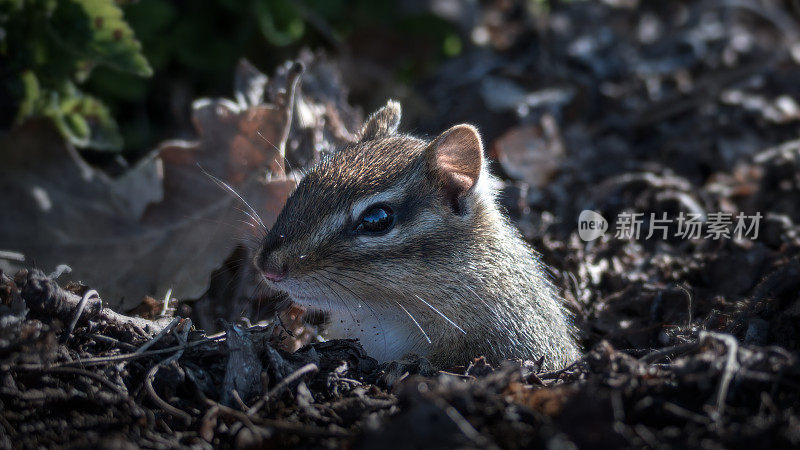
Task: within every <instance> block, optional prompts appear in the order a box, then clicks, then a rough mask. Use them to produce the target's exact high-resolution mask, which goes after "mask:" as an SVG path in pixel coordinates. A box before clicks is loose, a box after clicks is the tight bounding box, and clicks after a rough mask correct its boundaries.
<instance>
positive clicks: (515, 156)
mask: <svg viewBox="0 0 800 450" xmlns="http://www.w3.org/2000/svg"><path fill="white" fill-rule="evenodd" d="M492 156H493V157H495V158H497V159H498V160H499V161H500V165H501V166H502V167H503V170H504V171H505V173H507V174H508V176H510V177H511V178H514V179H517V180H520V181H525V182H527V183H528V184H530V185H532V186H536V187H542V186H544V185H546V184H547V183H548V182H550V180H551V179H552V178H553V177H554V176H555V174H556V172H557V171H558V169H559V167H560V165H561V161H562V160H563V159H564V144H563V142H562V141H561V135H560V133H559V131H558V125H557V124H556V122H555V120H554V119H553V118H552V117H551V116H548V115H545V116H544V117H542V120H541V122H540V123H539V124H535V125H522V126H519V127H516V128H512V129H510V130H508V131H507V132H506V133H505V134H503V135H502V136H500V137H499V138H497V140H496V141H495V142H494V145H493V146H492Z"/></svg>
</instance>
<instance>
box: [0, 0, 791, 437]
mask: <svg viewBox="0 0 800 450" xmlns="http://www.w3.org/2000/svg"><path fill="white" fill-rule="evenodd" d="M754 5H757V4H756V3H755V2H739V1H733V2H725V1H698V2H694V1H682V2H635V1H634V2H626V1H615V2H612V1H607V2H568V3H566V4H563V5H559V6H555V7H553V8H552V9H551V10H550V11H549V12H548V13H547V20H542V19H541V18H540V17H539V16H531V15H530V14H527V13H525V12H524V11H523V8H522V7H521V6H518V5H517V6H514V5H509V4H506V2H493V3H490V4H486V5H483V6H482V7H481V8H480V10H479V12H478V14H477V15H476V16H475V17H474V18H473V21H472V22H470V24H469V26H470V27H472V32H473V36H477V37H476V39H478V38H479V39H482V40H483V41H484V42H485V45H483V46H480V47H474V48H473V47H470V48H469V49H467V50H466V51H465V52H464V53H463V54H461V55H460V56H458V57H457V58H454V59H452V60H450V61H449V62H447V63H445V64H444V65H443V66H442V67H441V68H440V69H439V70H438V71H437V73H436V74H435V75H434V76H432V77H430V78H429V79H427V80H426V81H425V82H423V83H421V84H419V85H418V86H415V89H414V90H413V92H407V93H406V94H405V97H404V98H401V100H402V101H403V103H404V111H407V120H408V122H405V121H404V123H405V125H404V126H405V127H407V129H410V130H415V131H416V132H418V133H420V134H434V133H437V132H439V131H441V130H442V129H445V128H447V127H448V126H450V125H452V124H453V123H458V122H470V123H474V124H476V125H477V126H478V127H479V128H480V129H481V131H482V133H483V135H484V139H485V142H486V143H487V144H488V145H487V147H488V148H489V151H490V153H491V155H490V156H491V157H492V158H493V170H494V171H495V172H496V173H497V174H499V175H500V176H501V178H502V179H503V182H504V188H503V191H502V194H503V195H502V202H503V205H504V206H505V208H506V209H507V210H508V212H509V214H510V215H511V217H512V218H513V220H514V222H515V223H516V224H517V225H518V226H519V228H520V229H521V230H522V232H523V234H524V235H525V236H526V238H527V239H529V240H530V242H531V243H532V245H533V246H534V247H535V248H537V249H538V250H539V251H540V252H541V253H542V255H543V258H544V260H545V261H546V262H547V263H548V264H549V265H550V266H551V267H552V272H553V278H554V280H555V282H556V284H557V285H558V286H560V288H561V289H562V293H563V296H564V298H565V299H566V301H567V303H568V305H569V307H570V309H571V311H572V312H573V313H574V315H575V320H576V323H577V324H578V326H579V328H580V330H581V336H580V337H581V342H582V344H583V346H584V349H585V351H586V353H585V355H584V357H583V358H581V359H580V360H578V361H576V362H575V363H574V364H572V365H571V366H569V367H568V368H566V369H564V370H561V371H557V372H543V371H541V370H540V368H539V365H540V364H541V362H537V361H506V362H503V363H500V364H493V365H490V364H488V363H487V362H486V361H485V360H483V359H481V358H480V356H481V355H464V359H465V361H470V360H471V361H473V362H472V364H470V365H469V366H468V367H453V368H449V369H448V370H446V371H436V370H434V369H433V368H432V367H431V366H430V365H429V364H428V363H427V361H425V360H424V359H412V360H407V361H402V362H395V363H390V364H383V365H379V364H378V363H377V362H376V361H375V360H374V359H372V358H370V357H369V355H366V354H365V353H364V351H363V350H362V349H361V347H360V346H359V345H358V343H357V342H354V341H329V342H315V343H312V344H310V345H307V346H305V347H303V348H301V349H300V350H298V351H297V352H295V353H291V354H290V353H288V352H286V351H284V350H283V349H282V348H281V347H282V346H283V347H285V346H286V345H287V344H286V342H276V338H275V336H277V335H279V334H280V333H279V331H281V330H279V329H278V328H279V327H283V326H284V325H279V324H277V323H275V322H273V324H272V325H269V326H254V327H249V326H247V324H246V323H243V322H241V321H238V322H237V321H235V320H236V319H238V318H239V315H240V312H241V311H242V310H246V315H249V316H250V317H251V319H253V321H254V322H255V319H256V318H258V315H259V314H261V315H262V316H265V317H266V316H270V315H271V314H272V311H271V310H269V308H266V309H267V310H263V309H261V308H260V307H259V308H257V307H255V306H252V305H253V304H254V303H253V299H252V298H248V296H247V295H245V293H243V292H248V291H246V288H245V287H243V284H242V283H231V280H232V279H238V278H237V277H242V276H244V275H242V274H241V273H238V272H236V271H237V270H249V269H241V268H240V267H241V266H237V265H230V264H228V263H230V261H231V260H232V259H229V260H228V262H227V263H226V265H225V266H224V267H223V268H222V269H218V270H217V271H216V272H215V279H216V280H217V281H216V282H215V283H216V284H214V283H212V287H211V289H210V290H208V291H207V292H205V293H204V294H203V295H202V296H200V300H198V301H196V302H191V303H185V304H182V305H178V306H177V314H178V315H180V316H181V317H183V318H182V319H179V320H172V319H171V318H169V317H168V318H165V319H164V318H162V319H160V320H158V321H153V322H151V321H148V320H145V319H132V318H130V317H129V316H127V315H120V314H116V313H113V311H111V310H109V309H101V305H100V302H99V300H98V296H97V295H95V293H94V292H92V291H91V290H92V289H97V290H98V292H97V294H99V298H102V299H103V301H104V302H112V304H113V301H114V300H113V299H112V298H111V297H112V296H111V295H110V294H109V293H107V292H106V291H105V290H103V289H101V288H99V287H97V286H94V285H92V284H91V283H89V284H88V286H87V285H81V284H77V283H67V282H60V284H61V285H62V286H63V287H59V282H58V281H56V280H53V279H50V278H48V277H47V276H46V275H45V274H44V273H42V272H41V271H38V270H23V271H20V272H18V273H16V274H13V273H0V377H2V379H1V380H0V447H9V448H36V447H62V446H63V447H88V446H98V445H99V446H101V447H103V448H105V447H119V448H128V447H130V448H135V447H146V448H173V447H186V446H192V447H198V448H200V447H202V448H212V447H214V448H216V447H220V448H231V447H235V448H274V447H279V448H282V447H288V446H291V447H298V448H363V449H372V448H380V449H385V448H454V447H458V448H531V447H538V448H541V447H547V448H564V449H567V448H643V447H648V448H669V447H677V448H797V447H798V446H800V411H799V410H798V409H799V408H800V361H799V360H798V350H799V349H800V138H799V137H798V124H800V105H798V102H800V84H798V83H797V80H798V79H800V10H799V9H797V6H796V5H795V4H794V3H793V2H783V3H770V2H767V3H764V4H761V7H756V6H754ZM476 30H477V31H476ZM354 54H358V52H354ZM348 58H353V57H352V56H351V57H348ZM348 58H344V57H342V58H339V59H337V57H335V56H325V55H322V54H319V53H311V52H308V53H304V54H303V55H301V56H299V58H298V59H299V60H300V61H302V62H303V63H304V65H305V67H306V72H305V74H304V75H303V77H304V78H303V81H302V86H301V88H299V89H301V92H298V94H297V99H296V101H297V103H295V106H296V107H295V109H294V111H293V110H292V109H289V110H288V115H287V116H286V117H294V121H293V122H292V123H294V125H292V127H291V131H290V132H289V133H288V135H287V136H286V148H287V155H288V157H287V158H288V159H289V162H290V164H291V165H292V167H291V168H284V167H283V166H282V164H281V167H277V168H271V169H270V170H281V171H283V170H285V171H286V172H287V173H288V175H287V176H290V175H292V173H294V172H295V170H297V171H299V170H301V169H302V168H303V167H307V166H308V164H311V163H312V162H313V160H314V159H315V157H316V156H318V155H316V154H309V153H308V150H307V149H308V148H315V149H318V150H315V151H318V152H322V153H324V152H325V151H328V150H326V149H331V148H333V147H335V145H336V144H337V142H341V141H342V140H346V139H347V132H348V130H354V129H355V128H354V124H356V123H357V122H358V120H359V113H358V112H357V111H356V110H355V109H353V108H352V107H351V106H350V105H349V104H348V103H347V97H346V92H347V86H348V76H350V74H351V73H352V72H353V71H356V70H357V69H358V67H360V66H359V61H358V60H352V59H348ZM240 70H243V69H240ZM292 73H293V72H292V66H291V65H287V66H286V67H282V68H279V69H278V70H277V72H276V73H275V74H273V75H272V76H271V77H270V81H269V83H267V85H266V86H265V87H264V88H263V89H264V95H265V97H266V98H268V99H273V100H274V99H280V95H281V94H280V93H278V92H277V91H278V89H279V88H283V87H285V86H292ZM248 76H249V78H247V79H249V80H251V82H252V80H253V79H255V78H257V76H255V75H254V74H253V73H250V74H249V75H248ZM302 102H305V103H302ZM274 103H275V104H278V105H279V104H280V103H279V101H278V100H275V101H274ZM297 105H306V106H307V105H316V106H320V105H321V106H320V107H315V108H310V107H306V106H303V107H300V106H297ZM298 110H299V111H301V112H302V111H312V113H310V114H312V116H313V114H317V116H313V117H316V118H319V117H322V116H323V115H324V117H325V118H326V120H325V121H314V120H311V121H308V120H306V121H305V122H303V121H300V122H298V120H297V119H298V114H300V113H298ZM284 112H286V111H284ZM265 120H274V121H275V123H276V124H277V125H276V126H275V128H276V130H278V131H276V132H275V133H276V136H277V135H279V134H280V129H281V128H280V126H278V125H281V124H283V125H286V124H285V123H283V122H279V121H280V120H283V119H279V118H268V119H265ZM323 122H324V123H323ZM206 125H207V123H206ZM197 145H198V146H199V148H204V147H203V146H210V145H211V144H209V143H207V142H205V143H203V142H201V143H200V144H197ZM169 170H170V169H169V167H168V171H169ZM276 195H277V194H276ZM12 207H13V206H12ZM583 210H592V211H595V212H597V213H599V214H601V215H602V216H603V217H605V218H606V219H607V220H608V222H609V225H608V226H609V229H608V231H607V232H606V234H605V236H603V237H600V238H599V239H596V240H592V241H588V242H587V241H584V240H583V239H581V238H580V236H579V232H578V218H579V216H580V214H581V211H583ZM633 213H641V214H642V216H641V218H642V222H641V234H640V235H639V236H638V238H637V237H636V236H624V235H621V236H618V235H617V234H618V233H617V232H618V231H619V230H620V229H621V228H620V227H621V225H620V218H624V217H631V216H629V215H630V214H633ZM665 213H666V217H667V218H668V219H669V220H670V223H669V224H668V226H667V227H666V228H663V227H660V226H661V224H660V223H659V222H658V221H656V220H653V219H658V218H661V217H662V214H665ZM740 213H741V214H744V217H760V220H759V222H758V224H759V228H758V232H757V237H756V236H755V235H754V231H755V230H753V229H750V230H749V231H750V233H749V235H748V234H747V233H744V234H743V235H739V236H737V232H736V229H735V225H736V223H737V222H736V217H737V216H738V215H739V214H740ZM8 214H13V212H9V213H8ZM651 214H654V216H653V215H651ZM726 214H728V215H729V216H725V215H726ZM626 215H628V216H626ZM689 215H693V216H695V217H699V218H702V222H703V227H702V230H701V231H702V235H701V236H700V238H698V239H690V238H688V237H686V236H684V235H681V234H680V232H681V229H680V228H678V218H679V217H688V216H689ZM715 217H716V218H717V219H719V218H720V217H723V218H724V217H728V218H729V219H730V220H731V223H730V224H729V226H728V227H727V228H724V227H723V228H724V229H722V230H721V231H719V235H718V237H719V239H714V238H712V237H711V236H712V235H714V233H713V232H712V231H710V229H709V226H710V223H711V222H713V220H712V219H713V218H715ZM740 231H742V230H740ZM743 231H747V230H743ZM651 232H652V233H653V235H652V236H650V238H648V236H649V235H650V234H651ZM662 233H666V235H667V236H666V237H665V238H664V237H663V235H662ZM707 233H711V235H709V234H707ZM237 251H240V252H246V251H247V250H246V249H240V250H237ZM245 257H246V255H244V256H243V255H241V254H235V255H233V256H231V258H233V259H236V258H239V259H244V258H245ZM223 259H224V258H223ZM217 262H218V263H222V262H223V261H217ZM220 265H221V264H218V266H217V267H219V266H220ZM98 270H99V269H98ZM210 273H211V270H209V274H210ZM207 279H208V277H206V281H207ZM232 284H233V287H231V285H232ZM231 289H239V291H236V292H233V293H232V292H231ZM107 298H109V300H106V299H107ZM220 298H223V299H226V300H228V299H230V301H225V302H222V301H219V299H220ZM233 299H235V301H234V300H233ZM151 300H152V299H151ZM262 301H266V299H262ZM104 305H106V304H104ZM242 305H247V306H242ZM246 308H250V309H249V310H248V309H246ZM159 309H160V303H159V302H156V301H154V300H153V301H152V303H151V304H149V305H148V304H144V306H143V307H141V308H140V309H139V312H148V311H149V312H153V311H156V310H159ZM289 314H290V315H291V314H296V312H294V313H293V312H289ZM220 317H222V318H225V319H227V320H221V321H217V322H215V321H216V320H217V318H220ZM286 317H288V316H286ZM193 324H194V325H196V327H192V325H193ZM200 329H202V330H207V331H206V332H207V333H209V334H210V333H211V332H212V330H214V329H220V330H223V331H224V332H225V333H224V334H221V335H212V336H211V337H209V336H207V335H206V333H205V332H202V331H199V330H200ZM159 331H160V332H159ZM304 337H307V336H304ZM298 338H299V337H298Z"/></svg>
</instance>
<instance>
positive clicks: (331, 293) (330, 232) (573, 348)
mask: <svg viewBox="0 0 800 450" xmlns="http://www.w3.org/2000/svg"><path fill="white" fill-rule="evenodd" d="M399 122H400V105H399V104H398V103H396V102H393V101H390V102H389V103H388V104H387V105H386V106H385V107H384V108H382V109H381V110H379V111H378V112H376V113H375V114H373V115H372V116H371V117H370V118H369V119H368V120H367V122H366V123H365V125H364V127H363V129H362V131H361V134H360V139H359V141H358V142H357V143H354V144H352V145H349V146H347V147H345V148H342V149H341V150H340V151H338V152H336V153H335V154H333V155H330V156H329V157H328V158H326V159H324V160H323V161H321V162H320V163H319V164H317V165H316V166H315V167H314V168H313V169H311V171H310V172H309V173H308V174H307V175H306V176H305V177H304V178H303V180H302V181H301V182H300V183H299V185H298V187H297V190H296V191H295V192H294V193H293V194H292V196H291V197H290V198H289V200H288V201H287V203H286V205H285V207H284V209H283V211H282V212H281V214H280V215H279V217H278V219H277V222H276V223H275V225H274V226H273V227H272V229H271V230H270V231H269V233H268V235H267V237H266V238H265V239H264V242H263V244H262V246H261V249H260V250H259V252H258V254H257V255H256V265H257V266H258V268H259V269H260V270H261V272H262V274H263V275H264V277H265V278H266V279H267V280H269V282H270V283H272V284H273V285H274V287H276V288H277V289H279V290H281V291H284V292H285V293H286V294H287V295H288V296H289V297H290V298H291V300H292V301H293V302H295V303H297V304H299V305H301V306H304V307H306V308H312V309H322V310H325V311H327V312H328V313H329V314H330V323H329V325H328V327H327V333H328V335H329V336H330V337H335V338H358V339H359V340H360V341H361V343H362V345H363V346H364V348H365V349H366V351H367V353H368V354H370V355H371V356H373V357H375V358H376V359H378V360H381V361H386V360H393V359H399V358H401V357H402V356H403V355H404V354H406V353H418V354H420V355H423V356H427V357H428V359H430V360H431V362H432V363H434V364H435V365H437V366H439V367H444V366H449V365H456V364H463V363H466V362H467V361H466V360H465V359H464V358H469V357H474V356H479V355H485V356H486V357H488V358H489V359H490V360H493V361H498V360H500V359H503V358H511V357H520V358H539V357H541V356H544V357H545V367H547V368H551V369H554V368H560V367H563V366H564V365H566V364H569V363H571V362H573V361H574V360H575V359H577V358H578V356H579V349H578V346H577V344H576V340H575V333H574V328H573V326H572V325H571V324H570V320H569V318H568V314H567V313H566V311H565V309H564V307H563V304H562V301H561V299H560V298H559V297H558V295H557V294H556V291H555V289H554V287H553V286H552V284H551V283H550V281H549V280H548V278H547V276H546V274H545V272H544V268H543V267H542V264H541V263H540V261H539V258H538V256H537V255H536V254H535V253H534V252H533V251H532V250H531V248H530V247H529V246H528V245H527V244H526V243H525V242H524V241H523V240H522V239H521V237H520V235H519V233H518V232H517V230H516V229H515V228H514V227H513V226H512V225H511V224H510V223H509V222H508V220H507V219H506V217H505V216H504V215H503V214H502V213H501V212H500V210H499V209H498V207H497V204H496V199H495V191H494V189H493V187H492V186H493V184H494V179H493V178H492V176H491V175H490V174H489V172H488V169H487V167H486V161H485V159H484V156H483V146H482V143H481V139H480V136H479V134H478V132H477V130H476V129H475V128H474V127H472V126H469V125H457V126H455V127H452V128H450V129H449V130H447V131H445V132H444V133H442V134H441V135H440V136H438V137H437V138H436V139H434V140H433V141H431V142H427V141H425V140H421V139H417V138H415V137H411V136H407V135H402V134H399V133H397V127H398V125H399Z"/></svg>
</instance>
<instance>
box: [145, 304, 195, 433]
mask: <svg viewBox="0 0 800 450" xmlns="http://www.w3.org/2000/svg"><path fill="white" fill-rule="evenodd" d="M186 321H187V325H186V326H185V327H184V331H183V336H181V335H179V334H176V335H175V336H176V337H177V338H178V340H180V341H181V343H182V344H184V345H186V338H187V336H188V335H189V329H190V328H191V324H192V319H186ZM184 349H185V347H184V348H182V349H180V350H179V351H178V352H177V353H175V354H174V355H172V356H170V357H169V358H167V359H164V360H163V361H161V362H159V363H156V365H154V366H153V367H152V368H150V370H149V371H148V372H147V376H146V377H145V379H144V385H145V388H146V389H147V393H148V394H149V395H150V398H151V399H152V400H153V401H154V402H156V404H157V405H158V406H159V407H161V409H163V410H164V411H166V412H168V413H170V414H172V415H173V416H176V417H180V418H182V419H183V420H184V422H185V423H186V425H189V424H190V423H192V416H191V415H190V414H189V413H187V412H186V411H183V410H181V409H178V408H176V407H174V406H172V405H170V404H169V403H168V402H167V401H166V400H164V399H162V398H161V397H159V396H158V394H157V393H156V390H155V389H153V379H154V378H155V377H156V373H157V372H158V369H160V368H161V367H162V366H165V365H167V364H169V363H171V362H173V361H177V360H178V359H180V357H181V356H183V351H184Z"/></svg>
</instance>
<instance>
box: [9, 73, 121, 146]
mask: <svg viewBox="0 0 800 450" xmlns="http://www.w3.org/2000/svg"><path fill="white" fill-rule="evenodd" d="M20 78H21V82H22V83H21V84H22V87H23V98H22V101H21V102H20V107H19V110H18V112H17V122H22V121H24V120H25V119H27V118H30V117H34V116H44V117H49V118H50V119H51V120H52V121H53V123H54V124H55V125H56V128H58V131H60V132H61V134H62V135H63V136H64V137H65V138H66V139H67V140H69V141H70V142H71V143H72V144H73V145H75V146H77V147H88V148H93V149H96V150H114V151H116V150H120V149H122V137H121V136H120V134H119V128H118V127H117V122H116V121H115V120H114V118H113V117H112V116H111V113H110V112H109V110H108V108H107V107H106V106H105V105H104V104H103V102H101V101H100V100H98V99H97V98H95V97H92V96H90V95H86V94H84V93H83V92H81V91H80V90H79V89H78V88H77V87H75V85H74V84H72V83H71V82H65V83H64V84H63V86H62V87H61V89H58V90H48V89H45V88H43V87H41V86H40V85H39V81H38V79H37V78H36V75H35V74H34V73H33V72H31V71H26V72H24V73H23V74H22V76H21V77H20Z"/></svg>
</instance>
